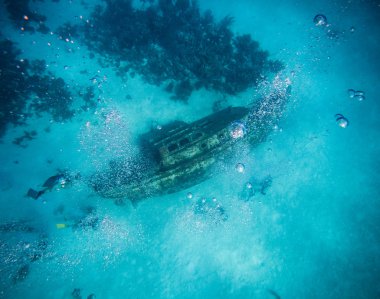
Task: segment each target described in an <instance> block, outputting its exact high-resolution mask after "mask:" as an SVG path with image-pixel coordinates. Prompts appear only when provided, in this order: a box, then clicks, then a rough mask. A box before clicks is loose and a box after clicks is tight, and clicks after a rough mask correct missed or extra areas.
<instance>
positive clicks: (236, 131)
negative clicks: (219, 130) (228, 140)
mask: <svg viewBox="0 0 380 299" xmlns="http://www.w3.org/2000/svg"><path fill="white" fill-rule="evenodd" d="M229 132H230V136H231V137H232V138H233V139H238V138H242V137H244V135H245V134H246V132H247V129H246V127H245V125H244V124H243V123H242V122H240V121H235V122H233V123H232V124H231V125H230V128H229Z"/></svg>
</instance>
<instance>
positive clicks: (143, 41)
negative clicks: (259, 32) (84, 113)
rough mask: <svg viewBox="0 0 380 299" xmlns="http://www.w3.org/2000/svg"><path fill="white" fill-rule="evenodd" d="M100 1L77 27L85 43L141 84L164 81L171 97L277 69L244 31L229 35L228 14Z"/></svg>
mask: <svg viewBox="0 0 380 299" xmlns="http://www.w3.org/2000/svg"><path fill="white" fill-rule="evenodd" d="M105 2H106V5H105V6H104V7H102V6H97V7H96V9H95V10H94V12H93V15H92V17H91V18H90V19H91V22H89V23H86V24H85V25H84V26H83V29H84V37H85V42H86V43H87V44H88V46H89V47H90V48H91V49H92V50H93V51H96V52H98V53H100V54H102V55H104V56H107V57H112V59H113V61H115V62H116V61H118V62H119V63H120V61H123V62H125V63H126V64H127V65H128V66H129V68H131V69H133V70H134V71H136V72H138V73H139V74H140V75H142V77H143V79H145V81H146V82H148V83H151V84H155V85H160V84H162V83H165V86H167V88H166V90H167V91H169V92H173V93H174V95H173V97H172V98H173V99H180V100H184V101H186V100H187V98H188V97H189V96H190V95H191V93H192V91H193V90H194V89H199V88H201V87H204V88H207V89H210V90H216V91H220V92H223V93H226V94H237V93H239V92H242V91H244V90H246V89H247V88H249V87H252V86H255V85H257V84H258V83H259V81H260V80H261V78H262V75H263V74H264V73H266V72H277V71H278V70H280V69H281V68H283V65H282V63H281V62H279V61H272V60H269V59H268V53H267V52H265V51H262V50H260V48H259V44H258V43H257V42H256V41H254V40H252V38H251V36H250V35H242V36H240V35H234V34H233V33H232V31H231V29H230V26H231V24H232V22H233V18H232V17H229V16H227V17H225V18H224V19H222V20H221V21H219V22H217V21H216V20H215V19H214V17H213V15H212V12H211V11H209V10H208V11H206V12H204V13H201V12H200V9H199V7H198V5H197V2H196V1H190V0H178V1H173V0H159V1H142V2H143V4H142V6H141V7H140V8H137V7H134V6H133V4H132V1H131V0H127V1H124V0H123V1H121V0H105ZM114 64H115V67H116V63H114ZM120 75H121V74H120Z"/></svg>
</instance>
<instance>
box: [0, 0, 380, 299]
mask: <svg viewBox="0 0 380 299" xmlns="http://www.w3.org/2000/svg"><path fill="white" fill-rule="evenodd" d="M153 2H154V3H153ZM156 2H157V1H134V2H133V3H132V4H131V6H130V9H129V10H128V9H127V8H128V7H129V6H128V1H116V0H115V1H111V0H109V1H95V0H94V1H90V0H84V1H79V0H78V1H77V0H70V1H69V0H59V1H50V0H44V1H37V2H34V1H11V0H9V1H6V0H3V1H1V6H0V7H1V8H0V25H1V29H0V33H1V35H0V38H1V45H0V46H1V60H0V67H1V68H0V80H1V81H0V85H1V86H0V87H1V94H2V95H1V110H0V134H1V143H0V157H1V161H0V165H1V166H0V201H1V209H0V298H88V296H90V295H91V294H94V296H96V298H139V299H142V298H259V299H261V298H283V299H284V298H285V299H286V298H293V299H294V298H318V299H319V298H323V299H325V298H326V299H329V298H331V299H332V298H355V299H360V298H380V286H379V283H378V281H379V279H378V278H379V277H380V258H379V257H380V243H379V240H380V226H379V211H380V192H379V190H380V188H379V185H380V175H379V169H380V158H379V157H380V155H379V153H380V151H379V150H380V132H379V126H380V118H379V115H380V114H379V112H380V104H379V99H380V93H379V90H380V83H379V82H380V72H379V69H380V57H379V53H380V21H379V20H380V3H379V2H378V1H377V2H376V1H359V0H350V1H334V2H332V1H318V2H315V1H296V0H291V1H279V0H274V1H256V0H240V1H226V0H219V1H214V0H211V1H199V3H198V5H199V8H198V7H197V6H196V5H195V4H194V3H192V2H191V1H190V2H188V1H160V3H161V5H162V7H166V8H167V11H165V9H161V10H159V9H156V10H155V9H152V7H156V6H155V5H156V4H157V3H156ZM173 3H174V4H173ZM181 3H182V5H181ZM189 3H190V4H191V5H190V6H189V7H190V8H192V9H190V8H188V9H185V10H184V8H183V7H187V6H186V5H187V4H189ZM98 5H101V6H100V7H103V10H97V6H98ZM165 5H166V6H165ZM173 5H174V9H172V10H170V9H169V8H173ZM176 5H177V6H176ZM107 9H108V10H107ZM149 9H151V14H147V13H146V12H147V11H149ZM181 9H183V10H182V11H181ZM208 10H210V11H211V14H210V13H209V12H207V11H208ZM94 11H98V14H94ZM99 11H100V12H99ZM104 12H106V13H104ZM318 14H320V15H323V16H325V17H326V21H325V22H322V23H319V24H316V22H315V21H314V18H315V16H316V15H318ZM199 15H200V16H204V18H203V19H201V20H203V21H202V22H204V23H202V26H200V21H199ZM210 15H212V16H213V17H210V18H208V19H207V17H206V16H210ZM225 16H229V17H227V18H225ZM224 18H225V19H224ZM206 20H208V21H207V22H206ZM322 20H323V18H322ZM223 22H225V23H224V27H223V25H222V24H223ZM65 24H66V25H65ZM67 24H69V25H67ZM157 28H158V29H157ZM243 35H250V36H251V39H245V40H240V42H241V43H240V44H238V38H237V37H239V36H240V37H241V36H243ZM251 40H254V41H256V42H257V43H258V44H257V46H258V47H259V48H257V47H256V46H255V43H251ZM238 45H240V48H239V46H238ZM232 49H234V50H232ZM258 49H260V50H258ZM233 51H235V52H233ZM262 51H267V53H268V57H266V56H265V54H263V52H262ZM234 53H235V54H234ZM252 53H253V54H252ZM234 55H235V56H234ZM256 58H257V59H256ZM268 61H269V62H268ZM275 61H277V62H278V63H279V64H276V63H275ZM279 65H281V67H280V66H279ZM276 66H277V67H276ZM278 82H281V84H284V83H286V84H290V85H291V87H292V92H291V96H290V98H289V100H288V101H287V102H286V105H285V107H283V108H282V111H281V114H282V116H281V119H280V121H279V122H278V123H276V125H275V126H273V127H271V128H270V130H269V131H270V134H269V136H268V137H267V138H266V139H265V141H263V142H261V143H260V144H258V145H256V146H249V145H247V144H244V145H241V146H236V147H235V148H234V149H233V151H232V154H230V155H228V157H227V158H225V159H223V160H221V161H219V162H218V163H217V164H218V165H217V167H215V168H213V169H212V171H211V175H212V176H211V178H210V179H208V180H205V181H204V182H202V183H200V184H198V185H195V186H192V187H190V188H188V189H186V190H181V191H179V192H176V193H173V194H170V195H163V196H155V197H152V198H148V199H145V200H142V201H140V202H139V203H138V204H137V206H135V205H132V204H131V202H130V201H129V200H128V199H127V198H123V202H122V203H121V202H120V201H119V202H116V204H115V202H114V201H113V200H111V199H105V198H103V197H101V196H100V195H99V194H98V193H97V192H95V191H94V190H93V188H92V187H91V184H90V178H91V176H92V174H94V173H96V172H101V171H103V170H104V169H105V168H106V167H108V165H109V162H110V161H111V160H113V159H122V160H123V159H124V160H125V159H127V160H128V159H130V158H131V157H135V156H136V155H137V154H138V151H139V147H138V142H137V140H138V137H139V136H140V135H141V134H143V133H145V132H147V131H149V130H150V129H151V128H153V129H157V128H159V127H160V126H164V125H165V124H167V123H169V122H171V121H174V120H180V121H185V122H188V123H190V122H193V121H195V120H197V119H200V118H202V117H205V116H207V115H209V114H211V113H213V112H214V111H216V110H218V109H219V108H221V109H222V108H225V107H228V106H246V107H252V102H254V101H255V100H257V99H259V100H260V99H261V98H263V97H264V98H265V96H268V94H270V92H271V91H273V90H276V89H278V88H279V87H278V84H277V83H278ZM128 161H129V160H128ZM134 163H137V168H138V169H141V173H142V174H143V172H144V171H146V169H145V168H144V165H146V164H147V163H146V161H144V160H143V159H140V160H137V161H134ZM238 163H242V164H243V165H244V167H245V168H244V171H243V172H239V171H237V169H236V165H237V164H238ZM148 165H149V164H148ZM134 166H136V165H134ZM126 167H127V166H126ZM139 167H140V168H139ZM127 168H128V167H127ZM135 168H136V167H135ZM135 168H133V169H135ZM131 169H132V168H131ZM62 172H64V173H65V177H64V178H63V179H64V180H61V179H62V178H59V179H57V180H55V181H54V183H53V185H52V186H51V188H47V189H46V188H44V187H43V186H42V185H43V184H44V182H45V181H46V179H48V178H49V177H51V176H54V175H56V174H61V173H62ZM70 179H71V182H69V181H68V180H70ZM247 183H251V185H253V186H254V189H255V194H254V195H253V196H251V197H250V198H249V199H248V200H244V199H246V195H244V194H247V192H248V191H247ZM29 188H32V189H34V190H37V191H40V190H45V189H46V192H44V193H43V194H42V195H41V196H39V197H38V198H37V199H33V198H31V197H30V196H26V194H27V192H28V190H29ZM189 192H190V193H191V194H192V195H193V196H192V198H189V196H188V193H189ZM214 198H215V200H214V201H213V199H214ZM202 199H205V200H207V202H208V206H206V207H211V208H210V211H207V212H204V211H205V209H202V208H199V205H202V203H201V201H202ZM217 205H219V206H221V207H223V213H220V210H218V209H215V207H216V206H217ZM202 207H204V206H202ZM221 214H223V215H221ZM90 298H91V297H90ZM93 298H95V297H93Z"/></svg>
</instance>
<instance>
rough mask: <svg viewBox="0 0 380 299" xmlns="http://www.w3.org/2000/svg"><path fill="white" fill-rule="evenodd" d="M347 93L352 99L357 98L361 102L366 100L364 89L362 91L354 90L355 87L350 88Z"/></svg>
mask: <svg viewBox="0 0 380 299" xmlns="http://www.w3.org/2000/svg"><path fill="white" fill-rule="evenodd" d="M347 94H348V96H349V97H350V98H351V99H356V100H358V101H359V102H361V101H363V100H365V93H364V91H361V90H354V89H349V90H348V91H347Z"/></svg>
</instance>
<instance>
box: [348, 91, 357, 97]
mask: <svg viewBox="0 0 380 299" xmlns="http://www.w3.org/2000/svg"><path fill="white" fill-rule="evenodd" d="M347 94H348V96H349V97H350V98H353V97H354V96H355V90H353V89H349V90H347Z"/></svg>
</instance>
